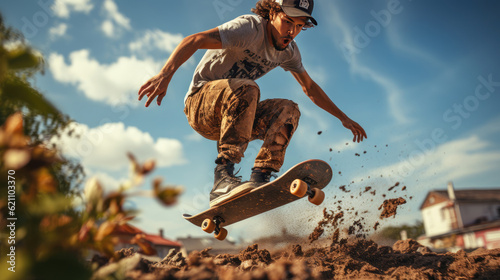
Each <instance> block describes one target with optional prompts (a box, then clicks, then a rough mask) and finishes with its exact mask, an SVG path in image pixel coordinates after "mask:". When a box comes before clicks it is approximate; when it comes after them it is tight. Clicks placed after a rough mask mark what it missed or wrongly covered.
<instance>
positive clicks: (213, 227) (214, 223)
mask: <svg viewBox="0 0 500 280" xmlns="http://www.w3.org/2000/svg"><path fill="white" fill-rule="evenodd" d="M224 222H225V221H224V219H223V218H222V217H221V216H215V217H214V218H213V219H205V220H204V221H203V223H202V224H201V229H202V230H203V231H205V232H208V233H212V232H214V236H215V238H216V239H218V240H221V241H222V240H224V239H226V236H227V230H226V229H225V228H222V227H221V224H222V223H224Z"/></svg>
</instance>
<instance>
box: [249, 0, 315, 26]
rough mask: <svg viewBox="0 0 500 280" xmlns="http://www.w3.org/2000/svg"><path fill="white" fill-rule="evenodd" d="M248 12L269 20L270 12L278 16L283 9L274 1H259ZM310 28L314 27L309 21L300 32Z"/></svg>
mask: <svg viewBox="0 0 500 280" xmlns="http://www.w3.org/2000/svg"><path fill="white" fill-rule="evenodd" d="M250 11H252V12H253V13H254V14H257V15H259V16H261V17H263V18H265V19H267V20H269V14H271V12H273V13H274V14H278V13H280V12H283V9H282V8H281V6H280V4H278V2H276V0H259V2H257V4H255V8H252V9H251V10H250ZM283 13H284V12H283ZM310 27H314V25H313V24H312V23H311V22H310V21H307V22H306V25H305V26H304V27H303V28H302V30H306V29H307V28H310Z"/></svg>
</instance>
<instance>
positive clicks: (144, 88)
mask: <svg viewBox="0 0 500 280" xmlns="http://www.w3.org/2000/svg"><path fill="white" fill-rule="evenodd" d="M150 90H151V82H147V83H145V84H144V85H143V86H142V87H141V88H140V89H139V92H138V95H139V101H141V100H142V98H143V97H144V95H146V94H147V93H148V92H149V91H150Z"/></svg>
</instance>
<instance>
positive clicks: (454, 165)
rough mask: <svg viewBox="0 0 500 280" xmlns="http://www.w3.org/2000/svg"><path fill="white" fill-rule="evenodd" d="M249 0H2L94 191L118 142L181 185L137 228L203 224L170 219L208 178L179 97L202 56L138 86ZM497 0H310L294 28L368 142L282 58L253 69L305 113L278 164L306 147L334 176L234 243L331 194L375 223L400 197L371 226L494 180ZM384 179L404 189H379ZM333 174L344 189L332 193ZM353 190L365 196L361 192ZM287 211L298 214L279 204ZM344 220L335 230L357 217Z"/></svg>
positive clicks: (206, 150)
mask: <svg viewBox="0 0 500 280" xmlns="http://www.w3.org/2000/svg"><path fill="white" fill-rule="evenodd" d="M253 6H254V1H242V0H231V1H229V0H209V1H206V0H190V1H159V0H158V1H142V2H140V4H139V2H137V1H116V0H105V1H92V0H81V1H74V0H71V1H70V0H56V1H51V0H39V1H16V2H14V1H3V2H1V3H0V10H1V11H2V13H3V16H4V18H5V20H6V22H7V24H9V25H11V26H14V27H16V28H18V29H20V30H21V31H22V32H23V33H24V34H25V36H26V38H27V39H28V41H29V42H30V44H32V45H33V46H34V47H36V48H37V49H38V50H40V52H41V53H42V54H43V55H44V57H45V59H46V62H47V65H46V72H45V74H44V75H39V76H38V77H37V78H36V80H35V81H34V83H35V85H36V86H37V87H38V88H39V89H40V90H41V91H42V92H44V93H45V95H46V96H47V98H48V99H49V100H51V101H52V102H53V103H54V104H56V105H57V106H58V107H59V108H60V109H61V110H62V111H63V112H65V113H66V114H68V115H69V116H70V117H72V118H73V119H74V120H75V121H76V124H75V128H76V129H77V130H78V131H80V133H81V134H82V138H81V139H69V138H67V139H64V149H63V152H64V153H65V154H66V155H68V156H72V157H77V158H79V159H80V160H81V161H82V163H83V165H84V167H85V169H86V171H87V174H88V175H89V177H90V176H96V177H97V178H98V179H99V180H100V181H101V182H102V183H103V185H105V186H106V188H107V190H113V189H116V188H117V187H118V185H119V184H120V183H121V182H123V181H124V180H126V179H127V174H128V163H127V159H126V157H125V153H126V152H127V151H131V152H133V153H134V154H135V155H136V156H137V157H138V158H139V159H140V160H146V159H149V158H155V159H156V160H157V163H158V168H157V170H156V171H155V173H154V174H153V176H151V177H152V178H153V177H155V176H161V177H163V178H164V181H165V182H166V183H169V184H174V185H182V186H183V187H184V194H183V196H182V198H181V200H180V203H179V204H178V205H177V206H175V207H173V208H168V209H167V208H163V207H161V206H160V205H159V204H158V203H156V202H155V201H154V200H152V199H151V198H149V197H147V196H146V197H138V198H134V199H131V201H130V203H129V206H130V207H133V208H137V209H139V210H140V211H141V212H140V213H141V214H140V215H139V216H138V217H137V221H136V222H135V224H136V225H138V226H139V227H141V228H143V229H144V230H145V231H147V232H157V231H158V229H159V228H164V229H165V233H166V235H167V236H169V237H170V238H173V239H174V238H176V237H182V236H186V235H188V234H189V235H194V236H200V235H203V232H201V231H200V230H199V229H198V228H196V227H194V226H193V225H191V224H189V223H188V222H185V221H184V220H183V219H182V218H181V215H182V213H190V214H194V213H195V212H197V211H200V210H203V209H205V208H207V207H208V193H209V191H210V189H211V186H212V180H213V179H212V176H213V168H214V163H213V161H214V159H215V156H216V154H217V153H216V146H215V143H214V142H212V141H209V140H205V139H203V138H201V137H200V136H198V135H196V133H195V132H194V131H193V130H192V129H191V128H190V127H189V125H188V123H187V120H186V118H185V116H184V114H183V98H184V95H185V93H186V91H187V89H188V86H189V83H190V81H191V77H192V74H193V71H194V69H195V67H196V65H197V63H198V61H199V59H200V58H201V56H202V55H203V53H204V52H203V51H198V52H197V53H196V54H195V55H194V56H193V57H192V58H191V59H190V60H189V61H188V62H186V63H185V64H184V65H183V66H182V67H181V68H180V69H179V70H178V71H177V73H176V74H175V76H174V78H173V80H172V82H171V84H170V86H169V89H168V92H167V96H166V97H165V99H164V100H163V103H162V105H161V107H158V106H156V105H155V104H153V105H152V106H150V108H145V107H144V101H142V102H138V101H137V98H136V96H137V91H138V89H139V88H140V86H141V85H142V83H144V82H145V81H146V80H147V79H148V78H150V77H151V76H153V75H154V74H156V73H157V72H158V71H159V69H160V68H161V66H162V65H163V64H164V63H165V61H166V59H167V58H168V56H169V55H170V53H171V52H172V50H173V49H174V48H175V46H176V45H177V44H178V43H179V42H180V40H181V39H182V38H183V37H185V36H187V35H190V34H192V33H196V32H199V31H203V30H207V29H210V28H213V27H215V26H218V25H220V24H222V23H224V22H226V21H228V20H231V19H233V18H235V17H237V16H238V15H241V14H247V13H250V9H251V8H252V7H253ZM499 8H500V3H498V1H492V0H491V1H481V2H473V1H460V0H459V1H430V0H418V1H417V0H414V1H411V0H400V1H396V0H391V1H361V0H354V1H327V0H317V1H316V2H315V11H314V13H313V15H314V16H315V18H316V19H317V21H318V23H319V25H318V26H317V27H315V28H313V29H310V30H307V31H304V32H302V33H301V34H299V35H298V37H297V38H296V41H297V43H298V45H299V48H300V50H301V53H302V57H303V63H304V65H305V67H306V70H307V71H308V72H309V74H310V75H311V77H312V78H313V79H314V80H315V81H316V82H317V83H318V84H319V85H320V86H321V87H322V88H323V89H324V90H325V92H326V93H327V94H328V95H329V96H330V98H331V99H332V100H333V101H334V102H335V103H336V104H337V105H338V106H339V107H340V108H341V109H342V110H343V111H344V112H345V113H346V114H347V115H348V116H350V117H351V118H352V119H354V120H355V121H357V122H358V123H360V124H361V125H362V126H363V127H364V128H365V130H366V132H367V134H368V139H367V140H365V141H364V142H363V143H360V144H356V143H352V136H351V133H350V131H348V130H346V129H344V128H343V127H342V125H341V124H340V122H339V121H338V120H337V119H336V118H334V117H331V116H330V115H328V114H327V113H325V112H323V111H321V109H319V108H317V107H316V106H315V105H314V104H313V103H312V102H311V101H310V100H309V99H308V98H307V97H306V96H305V95H304V94H303V93H302V91H301V88H300V87H299V86H298V84H297V82H296V81H295V80H294V79H293V77H292V76H291V75H290V74H289V73H287V72H285V71H283V70H282V69H281V68H278V69H275V70H274V71H272V72H271V73H269V74H268V75H266V76H265V77H263V78H261V79H260V80H258V81H257V82H258V84H259V86H260V88H261V96H262V98H288V99H292V100H294V101H295V102H296V103H298V104H299V107H300V109H301V112H302V117H301V120H300V124H299V129H298V130H297V132H296V134H295V136H294V138H293V140H292V142H291V144H290V146H289V148H288V152H287V156H286V159H285V165H284V166H283V169H282V170H283V171H284V170H286V169H288V168H289V167H291V166H293V165H294V164H296V163H298V162H300V161H303V160H306V159H310V158H319V159H323V160H325V161H327V162H328V163H330V165H331V166H332V167H333V169H334V174H335V177H334V179H333V180H332V183H331V184H330V185H329V187H328V188H327V189H325V191H326V195H327V199H326V201H325V202H324V204H323V205H322V207H319V208H318V207H315V206H312V205H310V204H309V203H307V202H306V201H305V200H304V201H299V202H296V203H294V204H292V205H290V206H287V207H284V208H281V209H278V210H276V211H273V212H271V213H269V214H265V215H263V216H261V217H257V218H254V219H250V220H248V221H245V222H242V223H239V224H235V225H233V226H230V227H229V228H228V230H229V232H230V236H231V238H235V239H239V238H241V239H250V238H253V237H255V236H259V235H267V234H273V233H278V232H280V231H281V228H282V227H286V228H287V230H289V231H291V232H294V233H299V234H308V233H310V232H311V231H312V229H313V228H314V227H315V225H316V222H317V221H318V220H319V219H320V218H321V216H322V209H323V208H324V207H326V208H328V209H332V210H335V209H337V208H336V207H337V206H338V205H339V204H338V202H337V201H338V200H342V204H341V205H342V207H343V208H344V209H348V208H355V209H356V210H358V209H359V210H360V211H361V210H362V209H366V210H365V211H367V212H366V213H365V214H363V215H364V218H365V223H366V224H367V226H372V225H373V224H374V223H375V221H376V220H377V217H378V215H379V212H380V211H378V210H377V208H378V207H379V206H380V204H382V202H383V200H384V199H385V198H396V197H399V196H403V197H405V198H406V199H407V201H408V203H407V204H405V205H403V206H401V207H400V208H399V211H398V215H397V216H396V218H393V219H389V220H384V221H382V222H381V225H382V226H383V225H389V224H405V223H412V222H413V221H414V220H415V219H417V218H420V212H419V207H420V204H421V203H422V201H423V199H424V197H425V195H426V194H427V192H428V191H429V190H432V189H444V188H446V184H447V182H448V181H453V182H454V184H455V187H456V188H457V189H464V188H491V187H500V172H499V171H500V144H499V143H500V110H498V105H500V56H499V55H498V54H499V50H500V38H499V37H498V28H499V27H500V18H499V17H498V11H499V10H500V9H499ZM320 131H321V132H322V133H321V134H318V132H320ZM260 144H261V143H259V142H255V143H251V144H250V146H249V148H248V150H247V153H246V157H245V160H244V162H243V163H242V164H240V166H239V167H241V171H240V174H241V175H242V176H243V177H244V178H247V177H248V175H249V173H250V168H251V167H252V161H253V158H254V157H255V155H256V153H257V151H258V149H259V146H260ZM355 154H359V156H356V155H355ZM339 172H340V173H339ZM396 182H400V185H401V186H406V187H407V188H406V190H405V191H401V190H400V188H399V190H398V191H396V193H394V192H393V191H391V192H388V188H389V187H391V186H393V185H394V184H395V183H396ZM149 185H150V184H149V182H146V183H145V184H144V186H143V187H142V189H143V190H148V189H149ZM342 185H346V186H347V189H348V190H351V192H350V193H344V192H342V191H341V190H339V186H342ZM366 186H371V187H372V188H373V189H375V190H377V194H376V195H374V196H373V195H369V194H363V195H358V193H359V191H360V190H364V189H365V187H366ZM382 194H386V197H385V198H384V197H383V196H382ZM351 195H352V198H351ZM410 197H412V199H410ZM295 209H298V210H299V213H298V214H290V213H292V212H291V211H292V210H295ZM352 212H354V211H352ZM346 216H347V218H346V221H345V222H344V224H345V225H350V224H349V221H352V220H355V219H359V217H357V216H355V215H354V214H352V215H351V216H349V215H346ZM297 221H299V222H303V223H297Z"/></svg>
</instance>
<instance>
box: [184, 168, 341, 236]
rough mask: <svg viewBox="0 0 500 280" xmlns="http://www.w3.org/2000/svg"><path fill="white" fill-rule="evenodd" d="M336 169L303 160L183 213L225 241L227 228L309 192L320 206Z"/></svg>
mask: <svg viewBox="0 0 500 280" xmlns="http://www.w3.org/2000/svg"><path fill="white" fill-rule="evenodd" d="M332 173H333V172H332V168H331V167H330V166H329V165H328V163H326V162H324V161H322V160H317V159H312V160H307V161H304V162H301V163H299V164H297V165H295V166H293V167H292V168H290V169H289V170H288V171H286V172H285V173H283V175H281V176H279V177H278V178H276V179H275V180H273V181H271V182H269V183H266V184H264V185H262V186H260V187H258V188H255V189H253V190H251V191H250V192H246V193H244V194H241V195H239V196H237V197H234V198H232V199H231V200H228V201H227V202H225V203H223V204H221V205H217V206H215V207H212V208H210V209H208V210H205V211H203V212H201V213H199V214H197V215H189V214H183V215H182V216H183V218H184V219H186V220H188V221H189V222H191V223H192V224H194V225H196V226H199V227H201V229H202V230H203V231H205V232H208V233H212V232H215V233H214V236H215V238H216V239H218V240H224V239H225V238H226V236H227V233H228V232H227V230H226V229H225V228H223V227H225V226H228V225H231V224H233V223H236V222H239V221H242V220H245V219H247V218H250V217H253V216H256V215H259V214H262V213H264V212H267V211H270V210H272V209H275V208H277V207H280V206H283V205H285V204H288V203H290V202H293V201H295V200H298V199H300V198H302V197H305V196H306V195H307V196H308V198H309V201H310V202H311V203H313V204H316V205H320V204H321V203H322V202H323V200H324V198H325V193H324V192H323V191H322V190H321V189H322V188H324V187H326V186H327V185H328V183H330V180H331V179H332Z"/></svg>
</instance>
